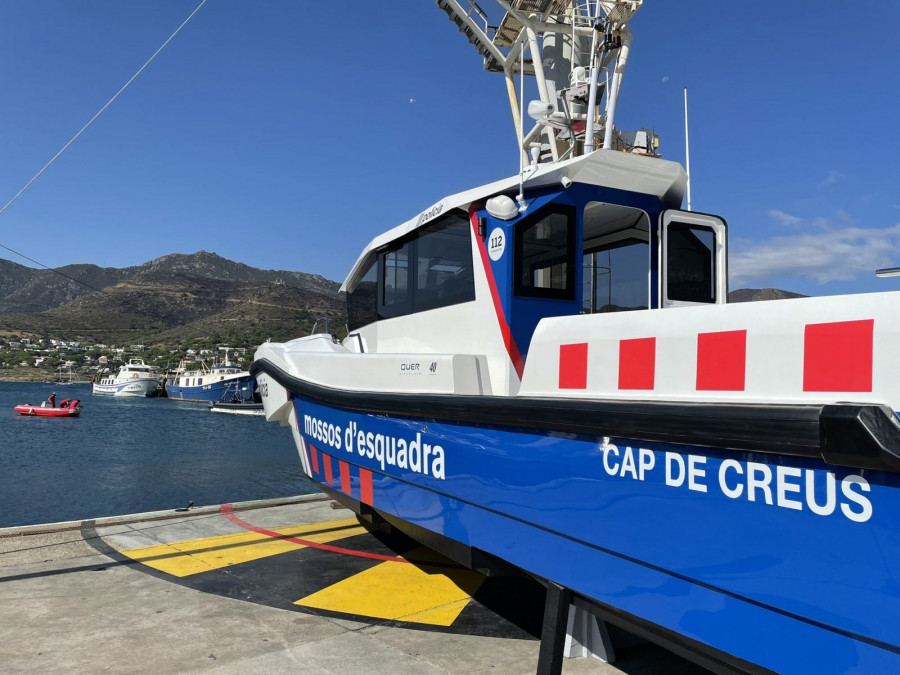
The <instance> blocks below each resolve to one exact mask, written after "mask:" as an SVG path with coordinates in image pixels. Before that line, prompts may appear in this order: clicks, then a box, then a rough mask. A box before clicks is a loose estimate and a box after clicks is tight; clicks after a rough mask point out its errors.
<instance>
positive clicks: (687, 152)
mask: <svg viewBox="0 0 900 675" xmlns="http://www.w3.org/2000/svg"><path fill="white" fill-rule="evenodd" d="M684 169H685V171H686V172H687V210H688V211H690V210H691V142H690V139H689V138H688V104H687V87H685V88H684Z"/></svg>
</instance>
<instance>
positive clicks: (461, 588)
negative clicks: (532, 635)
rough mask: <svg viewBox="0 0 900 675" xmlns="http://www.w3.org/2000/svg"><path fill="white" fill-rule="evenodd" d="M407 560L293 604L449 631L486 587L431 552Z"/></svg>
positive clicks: (420, 551) (477, 576)
mask: <svg viewBox="0 0 900 675" xmlns="http://www.w3.org/2000/svg"><path fill="white" fill-rule="evenodd" d="M406 557H407V558H408V559H411V560H413V561H415V562H414V563H413V564H409V563H402V562H383V563H381V564H380V565H376V566H375V567H371V568H369V569H367V570H366V571H364V572H360V573H359V574H356V575H354V576H352V577H348V578H347V579H345V580H344V581H340V582H338V583H336V584H333V585H332V586H329V587H328V588H325V589H322V590H321V591H318V592H317V593H313V594H312V595H308V596H306V597H305V598H303V599H301V600H297V602H295V603H294V604H295V605H302V606H304V607H314V608H317V609H326V610H330V611H333V612H346V613H348V614H357V615H359V616H371V617H375V618H378V619H390V620H393V621H410V622H413V623H427V624H432V625H437V626H449V625H451V624H452V623H453V622H454V621H455V620H456V618H457V617H458V616H459V614H460V612H462V611H463V609H464V608H465V606H466V605H467V604H468V602H469V599H470V598H471V597H472V595H473V594H474V593H475V592H476V591H477V590H478V588H479V587H480V586H481V583H482V582H483V581H484V576H482V575H481V574H479V573H478V572H474V571H472V570H466V569H459V568H455V567H448V566H449V565H452V563H450V562H449V561H446V560H445V559H444V558H441V557H440V556H438V555H437V554H436V553H434V552H433V551H430V550H429V549H425V548H422V549H416V550H414V551H412V552H410V554H409V555H408V556H406ZM429 562H432V563H438V564H437V565H435V564H428V563H429Z"/></svg>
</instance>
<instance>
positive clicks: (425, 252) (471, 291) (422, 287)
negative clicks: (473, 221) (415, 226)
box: [413, 216, 475, 312]
mask: <svg viewBox="0 0 900 675" xmlns="http://www.w3.org/2000/svg"><path fill="white" fill-rule="evenodd" d="M448 220H449V221H450V222H449V223H447V222H442V223H441V224H439V225H437V226H430V227H427V228H425V229H424V230H422V231H421V233H420V234H419V236H418V238H417V240H416V289H415V292H414V294H413V312H424V311H425V310H429V309H437V308H438V307H447V306H449V305H456V304H459V303H461V302H469V301H471V300H474V299H475V274H474V271H473V269H472V239H471V228H470V226H469V221H468V218H465V217H464V216H451V217H450V218H449V219H448Z"/></svg>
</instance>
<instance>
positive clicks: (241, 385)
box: [166, 376, 256, 402]
mask: <svg viewBox="0 0 900 675" xmlns="http://www.w3.org/2000/svg"><path fill="white" fill-rule="evenodd" d="M255 386H256V383H255V379H254V378H253V377H252V376H247V377H241V378H237V379H232V380H227V381H225V382H212V383H210V384H204V385H200V386H192V387H179V386H176V385H174V384H168V383H167V384H166V396H168V397H169V398H171V399H175V400H178V401H195V402H209V401H231V400H232V398H233V397H235V396H237V398H238V399H240V400H241V401H250V400H252V399H253V390H254V388H255Z"/></svg>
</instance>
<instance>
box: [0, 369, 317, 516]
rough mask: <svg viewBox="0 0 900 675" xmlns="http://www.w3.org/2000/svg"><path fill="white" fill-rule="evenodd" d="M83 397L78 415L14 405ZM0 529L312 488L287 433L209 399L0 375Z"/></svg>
mask: <svg viewBox="0 0 900 675" xmlns="http://www.w3.org/2000/svg"><path fill="white" fill-rule="evenodd" d="M51 392H56V400H57V405H58V404H59V402H60V401H61V400H63V399H66V398H70V399H73V398H78V399H80V400H81V406H82V410H81V415H80V416H79V417H75V418H41V417H25V416H22V415H18V414H16V413H15V412H13V407H14V406H16V405H17V404H19V403H34V404H37V405H40V403H41V401H43V400H45V399H46V398H47V397H48V396H49V395H50V393H51ZM0 467H2V468H0V527H12V526H17V525H33V524H39V523H51V522H59V521H67V520H83V519H90V518H100V517H104V516H114V515H121V514H128V513H140V512H144V511H158V510H166V509H176V508H184V507H186V506H187V505H188V503H189V502H191V501H193V502H194V504H196V505H197V506H201V505H207V504H221V503H226V502H237V501H247V500H254V499H272V498H278V497H289V496H293V495H298V494H306V493H311V492H316V488H315V487H314V486H313V484H312V483H311V482H310V481H309V480H308V479H307V478H306V476H304V475H303V471H302V469H301V467H300V460H299V458H298V457H297V450H296V448H295V447H294V443H293V440H292V439H291V434H290V433H289V432H288V430H287V429H284V428H280V427H279V426H278V425H277V424H269V423H267V422H266V421H265V420H264V418H262V417H246V416H239V415H215V414H212V413H210V412H209V409H208V407H207V405H206V404H196V403H183V402H178V401H170V400H168V399H165V398H149V399H148V398H115V397H111V396H110V397H107V396H93V395H92V394H91V386H90V385H89V384H73V385H58V384H56V385H55V384H52V383H32V382H27V383H19V382H0Z"/></svg>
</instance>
